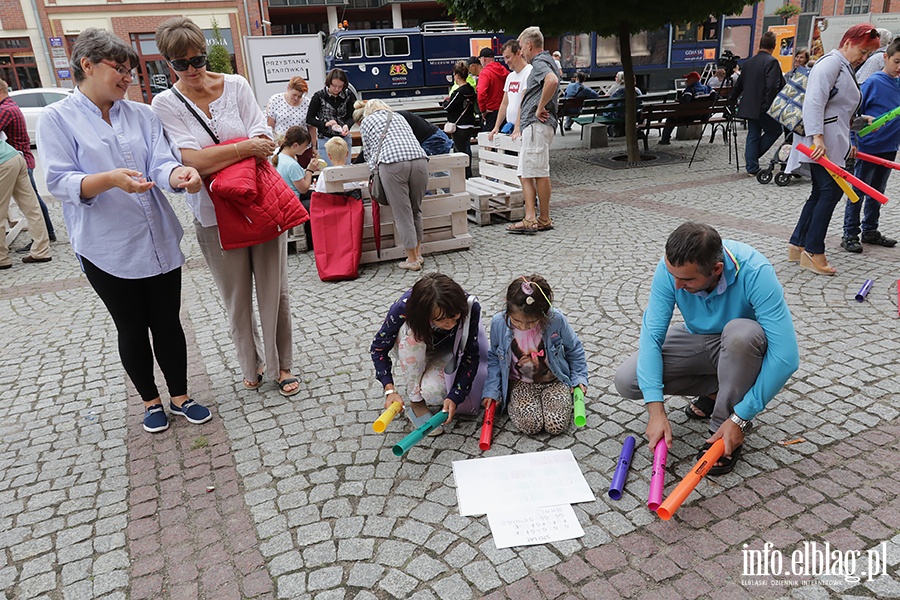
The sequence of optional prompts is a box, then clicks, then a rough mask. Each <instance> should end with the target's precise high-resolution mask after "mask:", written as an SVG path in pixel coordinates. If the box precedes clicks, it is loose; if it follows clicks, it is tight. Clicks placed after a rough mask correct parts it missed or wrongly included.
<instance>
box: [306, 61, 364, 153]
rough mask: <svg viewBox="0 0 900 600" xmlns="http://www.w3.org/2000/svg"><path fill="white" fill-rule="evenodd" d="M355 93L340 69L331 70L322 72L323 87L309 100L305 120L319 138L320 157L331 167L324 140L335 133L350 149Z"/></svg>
mask: <svg viewBox="0 0 900 600" xmlns="http://www.w3.org/2000/svg"><path fill="white" fill-rule="evenodd" d="M354 102H356V95H355V94H354V93H353V91H352V90H350V81H349V80H348V79H347V74H346V73H345V72H344V71H343V69H332V70H330V71H328V74H327V75H325V87H324V88H323V89H321V90H319V91H318V92H316V93H315V94H313V97H312V99H311V100H310V101H309V112H307V114H306V123H307V124H308V125H309V127H310V131H309V132H310V135H311V136H313V138H318V152H319V158H321V159H323V160H325V162H326V163H328V166H332V165H331V163H330V162H329V159H328V152H326V151H325V142H327V141H328V140H330V139H331V138H333V137H335V136H340V137H342V138H344V141H345V142H347V147H348V148H353V138H352V137H350V128H351V127H353V103H354Z"/></svg>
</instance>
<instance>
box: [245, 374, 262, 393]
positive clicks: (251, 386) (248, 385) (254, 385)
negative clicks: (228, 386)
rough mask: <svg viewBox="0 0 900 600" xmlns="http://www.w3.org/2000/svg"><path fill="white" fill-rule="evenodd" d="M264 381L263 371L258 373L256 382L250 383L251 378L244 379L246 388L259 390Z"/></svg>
mask: <svg viewBox="0 0 900 600" xmlns="http://www.w3.org/2000/svg"><path fill="white" fill-rule="evenodd" d="M261 383H262V373H257V374H256V383H250V380H249V379H245V380H244V389H245V390H258V389H259V384H261Z"/></svg>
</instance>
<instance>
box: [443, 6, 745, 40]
mask: <svg viewBox="0 0 900 600" xmlns="http://www.w3.org/2000/svg"><path fill="white" fill-rule="evenodd" d="M439 1H440V2H441V4H443V5H444V6H446V7H447V10H448V11H449V12H450V14H451V15H452V16H454V17H456V18H457V19H459V20H460V21H465V22H466V23H467V24H469V25H471V26H473V27H477V28H483V29H485V30H487V31H492V30H498V29H502V30H504V31H506V32H507V33H509V34H511V35H514V34H515V33H514V32H519V31H521V30H523V29H525V28H526V27H530V26H531V25H537V26H539V27H540V28H541V31H542V32H543V33H544V34H545V35H559V34H561V33H566V32H573V33H575V32H581V31H596V32H597V33H599V34H600V35H604V36H609V35H618V34H619V32H620V31H621V26H622V24H623V23H625V24H627V27H628V30H629V32H630V33H638V32H639V31H649V30H653V29H659V28H660V27H662V26H663V25H665V24H666V23H687V22H690V21H705V20H706V19H707V18H708V17H709V16H710V15H720V14H724V15H730V14H736V13H739V12H741V10H743V7H744V5H745V4H752V3H753V2H752V0H751V1H748V0H641V1H640V2H638V1H632V2H629V1H628V0H499V1H498V0H439Z"/></svg>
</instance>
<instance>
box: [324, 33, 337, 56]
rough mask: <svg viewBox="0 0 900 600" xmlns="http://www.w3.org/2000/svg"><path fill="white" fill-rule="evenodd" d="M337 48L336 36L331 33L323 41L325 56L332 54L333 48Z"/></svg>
mask: <svg viewBox="0 0 900 600" xmlns="http://www.w3.org/2000/svg"><path fill="white" fill-rule="evenodd" d="M335 48H337V38H336V37H334V36H333V35H330V36H328V40H327V41H326V42H325V56H334V49H335Z"/></svg>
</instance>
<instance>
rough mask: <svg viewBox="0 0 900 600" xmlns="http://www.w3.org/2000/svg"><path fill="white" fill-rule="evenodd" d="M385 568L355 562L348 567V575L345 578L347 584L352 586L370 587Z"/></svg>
mask: <svg viewBox="0 0 900 600" xmlns="http://www.w3.org/2000/svg"><path fill="white" fill-rule="evenodd" d="M384 571H385V568H384V567H382V566H381V565H374V564H370V563H364V562H357V563H355V564H354V565H353V567H352V568H351V569H350V576H349V577H348V578H347V585H352V586H354V587H361V588H370V587H372V586H374V585H375V583H376V582H378V580H379V579H380V578H381V574H382V573H384Z"/></svg>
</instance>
